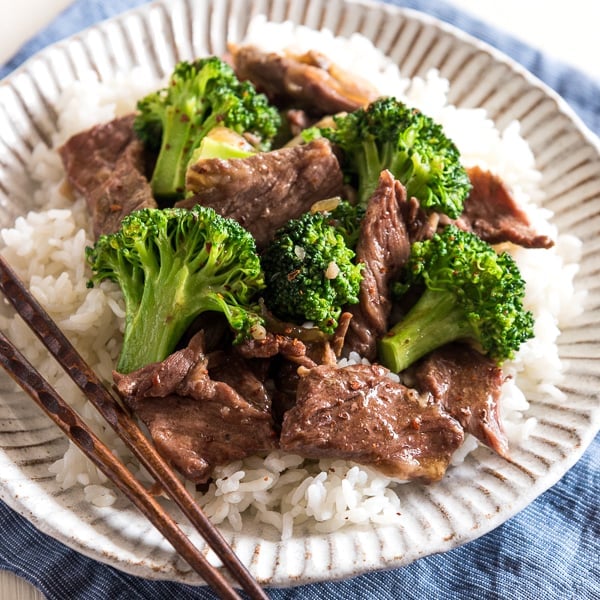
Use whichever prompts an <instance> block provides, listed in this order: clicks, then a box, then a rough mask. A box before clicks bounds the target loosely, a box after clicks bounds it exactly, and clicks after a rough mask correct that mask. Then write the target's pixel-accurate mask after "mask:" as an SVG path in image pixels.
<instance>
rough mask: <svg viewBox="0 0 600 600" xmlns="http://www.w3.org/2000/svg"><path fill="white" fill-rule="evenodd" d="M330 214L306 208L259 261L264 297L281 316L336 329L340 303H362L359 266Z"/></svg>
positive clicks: (277, 237)
mask: <svg viewBox="0 0 600 600" xmlns="http://www.w3.org/2000/svg"><path fill="white" fill-rule="evenodd" d="M354 256H355V254H354V252H353V251H352V250H351V249H350V248H348V246H347V245H346V243H345V241H344V238H343V236H342V235H341V234H340V233H339V232H337V231H336V229H335V227H333V226H332V225H329V224H328V215H327V213H320V212H315V213H310V212H308V213H305V214H304V215H302V216H301V217H299V218H298V219H292V220H290V221H288V223H287V224H286V225H284V226H283V227H282V228H280V229H279V230H278V231H277V232H276V233H275V236H274V238H273V240H272V241H271V243H270V244H269V246H267V248H266V249H265V251H264V253H263V255H262V256H261V262H262V266H263V270H264V274H265V285H266V288H265V291H264V293H263V297H264V301H265V304H266V306H267V308H268V309H269V310H271V311H272V312H273V314H274V315H275V316H277V317H279V318H281V319H286V320H291V321H293V322H296V323H303V322H305V321H312V322H313V323H314V324H315V325H316V326H317V327H318V328H319V329H321V330H322V331H324V332H326V333H333V331H335V328H336V327H337V324H338V319H339V316H340V314H341V312H342V307H343V306H344V305H346V304H355V303H357V302H358V290H359V286H360V281H361V279H362V276H361V268H362V267H361V265H356V264H355V263H354V262H353V261H354Z"/></svg>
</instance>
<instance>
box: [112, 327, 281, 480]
mask: <svg viewBox="0 0 600 600" xmlns="http://www.w3.org/2000/svg"><path fill="white" fill-rule="evenodd" d="M199 335H200V334H199ZM175 355H179V357H176V358H173V356H171V357H169V359H167V361H165V362H163V363H155V364H153V365H148V366H146V367H143V368H142V369H140V370H139V371H134V372H133V373H129V374H127V375H120V374H118V373H114V380H115V383H116V386H117V390H118V391H119V394H120V395H121V397H122V398H123V401H124V402H125V404H126V405H127V406H129V407H130V408H131V410H132V411H133V412H134V413H135V414H136V415H137V416H138V417H139V418H140V419H141V421H142V422H143V423H144V424H145V425H146V426H147V427H148V430H149V432H150V435H151V437H152V440H153V442H154V444H155V445H156V447H157V449H158V451H159V452H160V453H161V454H162V455H163V456H164V457H165V458H166V459H167V460H168V461H169V462H170V463H171V464H172V465H173V466H174V467H175V468H176V469H177V470H178V471H180V472H181V473H182V474H183V475H184V477H186V478H187V479H189V480H190V481H193V482H195V483H205V482H206V481H208V480H209V479H210V476H211V472H212V470H213V469H214V467H216V466H218V465H223V464H227V463H229V462H231V461H233V460H239V459H242V458H244V457H246V456H249V455H252V454H255V453H257V452H262V451H269V450H272V449H273V448H276V447H277V445H278V442H277V434H276V432H275V429H274V427H273V421H272V418H271V415H270V413H269V412H268V411H265V410H264V409H262V408H257V407H256V406H253V405H252V404H251V403H249V402H248V401H247V400H245V399H244V398H243V397H242V396H241V395H240V394H239V393H238V392H237V391H236V390H234V389H233V388H232V387H231V386H229V385H228V384H227V383H224V382H222V381H214V380H213V379H211V378H210V376H209V374H208V368H207V359H206V356H205V355H204V353H203V351H202V344H201V338H198V337H194V338H193V339H192V341H191V342H190V346H188V347H187V348H186V349H184V350H181V351H178V352H176V353H175ZM170 364H175V365H177V369H176V376H175V375H172V374H171V373H170V372H168V366H169V365H170Z"/></svg>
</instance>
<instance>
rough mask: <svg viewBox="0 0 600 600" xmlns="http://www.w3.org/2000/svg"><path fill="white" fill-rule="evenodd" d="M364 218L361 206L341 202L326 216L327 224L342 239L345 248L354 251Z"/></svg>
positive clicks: (344, 201) (363, 209) (363, 210)
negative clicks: (333, 228)
mask: <svg viewBox="0 0 600 600" xmlns="http://www.w3.org/2000/svg"><path fill="white" fill-rule="evenodd" d="M364 216H365V207H364V206H363V205H362V204H351V203H350V202H348V201H346V200H342V201H341V202H340V203H339V204H338V205H337V206H336V207H335V208H334V209H333V210H332V211H331V212H330V213H329V215H328V218H327V222H328V223H329V225H331V226H333V227H335V229H336V231H337V232H338V233H339V234H340V235H341V236H342V237H343V238H344V241H345V242H346V246H348V248H351V249H352V250H354V249H355V248H356V244H357V242H358V238H359V235H360V224H361V221H362V218H363V217H364Z"/></svg>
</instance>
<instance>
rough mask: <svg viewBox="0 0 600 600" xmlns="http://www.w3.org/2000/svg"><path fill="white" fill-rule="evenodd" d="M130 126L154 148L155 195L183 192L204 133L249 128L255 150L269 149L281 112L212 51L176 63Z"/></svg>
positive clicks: (174, 195) (173, 195) (140, 104)
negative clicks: (189, 169)
mask: <svg viewBox="0 0 600 600" xmlns="http://www.w3.org/2000/svg"><path fill="white" fill-rule="evenodd" d="M137 108H138V115H137V116H136V119H135V121H134V130H135V131H136V133H137V135H138V136H139V138H140V139H141V140H142V141H143V142H144V144H146V145H147V147H149V148H151V149H153V150H156V151H158V157H157V160H156V165H155V167H154V170H153V173H152V179H151V185H152V190H153V192H154V194H155V195H156V197H157V198H159V199H162V198H164V199H176V198H178V197H180V196H181V195H182V194H183V192H184V187H185V173H186V169H187V166H188V163H189V161H190V158H191V156H192V153H193V152H194V150H195V149H196V148H197V147H198V145H199V144H200V142H201V141H202V139H203V138H204V136H205V135H206V134H207V133H208V132H209V131H210V130H211V129H213V128H214V127H216V126H218V125H221V126H224V127H228V128H229V129H231V130H233V131H235V132H237V133H239V134H249V135H248V137H249V138H251V139H252V140H253V145H254V146H255V147H256V149H257V150H261V151H262V150H268V149H270V144H271V141H272V139H273V138H274V136H275V134H276V133H277V130H278V128H279V125H280V123H281V118H280V116H279V112H278V111H277V110H276V109H275V108H274V107H272V106H270V105H269V103H268V100H267V98H266V96H264V95H263V94H258V93H257V92H256V90H255V88H254V87H253V85H252V84H251V83H249V82H247V81H244V82H241V81H239V80H238V79H237V77H236V75H235V73H234V71H233V69H232V68H231V67H230V66H229V65H228V64H227V63H225V62H224V61H222V60H221V59H219V58H217V57H215V56H211V57H208V58H201V59H198V60H196V61H194V62H187V61H182V62H180V63H178V64H177V65H176V66H175V69H174V71H173V74H172V75H171V78H170V81H169V84H168V85H167V87H165V88H162V89H160V90H158V91H156V92H152V93H150V94H148V95H147V96H145V97H144V98H142V99H141V100H140V101H139V102H138V105H137Z"/></svg>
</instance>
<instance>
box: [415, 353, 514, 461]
mask: <svg viewBox="0 0 600 600" xmlns="http://www.w3.org/2000/svg"><path fill="white" fill-rule="evenodd" d="M415 377H416V387H417V389H419V391H421V392H428V393H430V394H432V396H433V398H434V400H435V401H436V402H438V403H439V404H440V405H441V406H442V407H443V408H444V409H445V410H446V411H447V412H448V413H449V414H451V415H452V416H453V417H454V418H455V419H456V420H457V421H459V422H460V424H461V425H462V426H463V427H464V429H465V431H467V432H468V433H471V434H472V435H474V436H475V437H476V438H477V439H478V440H480V441H481V442H482V443H484V444H486V445H487V446H489V447H490V448H492V449H493V450H495V451H496V452H497V453H498V454H499V455H500V456H503V457H506V456H507V455H508V440H507V438H506V435H505V433H504V431H503V429H502V425H501V423H500V417H499V407H498V401H499V398H500V393H501V387H502V383H503V381H504V378H503V375H502V369H501V368H500V367H498V366H497V365H496V364H495V363H494V361H492V360H491V359H489V358H487V357H486V356H484V355H482V354H481V353H479V352H477V351H476V350H474V349H473V348H471V347H470V346H468V345H466V344H459V343H454V344H448V345H446V346H443V347H442V348H440V349H439V350H435V351H434V352H432V353H431V354H430V355H429V356H427V357H426V358H424V359H423V360H422V361H421V362H420V363H419V364H418V365H417V367H416V369H415Z"/></svg>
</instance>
